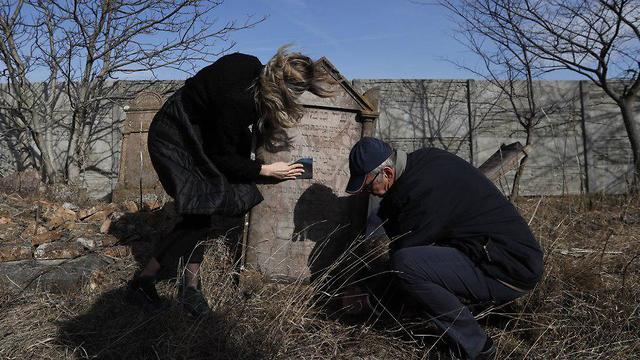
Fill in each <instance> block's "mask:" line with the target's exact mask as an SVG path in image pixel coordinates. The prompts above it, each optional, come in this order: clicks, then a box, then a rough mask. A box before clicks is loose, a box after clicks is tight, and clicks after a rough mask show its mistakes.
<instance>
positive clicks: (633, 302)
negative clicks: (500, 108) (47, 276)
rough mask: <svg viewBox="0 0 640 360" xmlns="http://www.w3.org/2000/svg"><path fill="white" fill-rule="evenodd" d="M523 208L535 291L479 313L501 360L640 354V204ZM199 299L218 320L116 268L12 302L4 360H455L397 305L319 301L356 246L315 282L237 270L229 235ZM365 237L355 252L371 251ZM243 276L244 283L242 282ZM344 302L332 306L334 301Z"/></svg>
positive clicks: (2, 327)
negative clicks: (363, 309) (362, 310)
mask: <svg viewBox="0 0 640 360" xmlns="http://www.w3.org/2000/svg"><path fill="white" fill-rule="evenodd" d="M518 205H519V207H520V209H521V211H522V213H523V215H524V216H525V218H526V219H528V220H530V222H531V227H532V229H533V231H534V232H535V233H536V235H537V237H538V239H539V240H540V242H541V243H542V245H543V247H544V248H545V251H546V254H545V269H546V272H545V275H544V279H543V280H542V281H541V283H540V284H539V285H538V287H537V288H536V289H535V290H534V291H533V292H531V293H530V294H528V295H526V296H524V297H523V298H521V299H519V300H517V301H515V302H514V303H511V304H505V305H503V306H499V307H495V308H492V309H489V310H487V311H484V312H482V313H480V314H479V317H480V318H481V319H482V320H481V321H482V324H483V326H485V328H486V329H487V331H488V332H489V333H490V334H491V336H492V337H493V338H494V341H495V342H496V343H497V344H498V349H499V353H498V358H500V359H523V358H527V359H634V358H638V356H637V353H639V352H640V349H639V347H640V339H639V338H638V333H640V313H639V312H638V308H639V306H640V304H639V302H638V299H640V290H639V286H638V285H640V274H639V272H638V269H639V268H640V266H639V264H640V259H639V258H638V257H639V255H638V254H640V244H639V239H638V234H639V233H640V231H639V230H640V201H639V199H638V198H628V197H604V198H591V199H587V198H528V199H522V200H521V201H520V202H519V204H518ZM210 243H211V244H210V245H211V247H210V249H209V251H208V254H207V256H206V258H205V262H204V263H203V278H202V284H203V290H204V292H205V294H206V295H207V297H208V299H209V302H210V305H211V307H212V310H213V315H212V316H210V317H205V318H200V319H193V318H191V317H189V316H186V315H185V313H184V312H183V311H182V310H181V309H180V307H179V306H178V304H177V303H176V301H175V296H176V287H175V285H174V284H171V283H163V284H162V285H161V286H160V291H161V293H162V295H163V296H165V297H166V298H167V299H168V303H169V307H168V308H167V309H166V310H164V311H157V312H143V311H141V310H140V309H139V308H137V307H134V306H131V305H130V304H128V303H127V302H126V300H125V296H124V292H123V286H124V284H125V282H126V280H128V279H129V277H130V276H131V274H132V273H133V271H134V270H135V267H136V266H137V265H136V264H135V262H134V261H133V260H130V261H120V262H115V263H113V264H112V265H111V266H110V267H109V268H108V269H106V270H105V271H104V272H103V273H102V274H96V275H95V276H94V277H93V278H92V279H91V281H89V282H88V283H87V285H86V286H85V287H84V288H83V289H81V290H80V291H78V292H74V293H69V294H53V293H46V292H43V291H33V292H29V293H22V294H19V295H16V294H10V293H3V294H2V295H1V296H2V297H1V303H0V358H2V359H18V358H19V359H24V358H28V359H32V358H40V359H72V358H100V359H274V358H278V359H334V358H343V359H358V358H360V359H422V358H429V359H440V358H442V359H447V358H448V356H447V355H446V353H444V352H441V347H440V346H439V345H438V343H437V342H436V340H437V339H438V334H437V333H436V332H434V331H433V329H432V328H431V327H429V325H428V321H425V320H420V319H417V318H415V317H411V318H407V317H404V316H402V315H401V314H400V315H394V314H397V313H395V309H391V308H390V309H389V311H386V312H385V311H384V310H382V311H378V312H377V313H374V314H373V315H371V316H367V317H364V318H353V317H349V316H347V315H346V314H345V312H344V311H341V310H342V309H339V308H336V307H335V306H321V305H327V304H330V303H331V301H330V300H331V299H332V298H333V297H334V296H335V295H338V294H339V293H340V292H341V291H343V290H344V289H345V288H346V287H348V286H349V285H353V283H354V282H356V281H358V280H357V279H358V278H357V277H355V276H354V274H355V273H357V272H358V271H357V270H360V269H361V268H362V266H366V264H367V263H370V262H374V261H376V259H378V258H379V257H381V256H383V254H384V251H381V249H375V248H373V249H371V248H367V249H365V250H363V251H359V250H358V249H352V250H353V251H352V252H351V253H354V254H355V253H357V254H359V258H358V259H355V260H354V256H353V254H352V255H345V257H344V259H343V261H342V262H341V263H342V264H341V265H340V266H337V267H336V268H335V271H328V272H327V273H326V274H325V275H324V276H320V277H319V278H317V279H316V280H314V282H312V283H311V284H305V283H304V282H302V281H298V282H294V283H292V284H286V285H283V284H280V285H276V284H270V283H267V282H265V281H264V279H263V278H262V276H261V275H260V274H258V273H255V272H252V271H244V272H242V274H240V275H239V274H238V272H237V266H235V264H234V263H233V261H232V255H231V254H232V253H233V252H231V251H229V250H228V248H227V247H226V245H225V242H224V241H223V240H221V239H214V240H211V241H210ZM363 244H364V243H363V242H358V241H356V242H355V245H354V246H356V247H357V246H364V245H363ZM238 276H240V277H241V282H240V285H239V286H237V285H236V279H237V278H238ZM333 305H335V303H333Z"/></svg>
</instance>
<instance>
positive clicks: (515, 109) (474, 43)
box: [443, 0, 544, 201]
mask: <svg viewBox="0 0 640 360" xmlns="http://www.w3.org/2000/svg"><path fill="white" fill-rule="evenodd" d="M443 4H444V5H445V6H446V7H447V8H448V9H449V10H451V11H452V12H453V13H454V14H455V15H456V16H457V17H458V19H459V20H460V21H458V31H459V34H460V35H461V38H460V41H461V42H462V43H463V44H464V45H465V46H467V47H468V48H469V49H470V50H471V51H472V52H474V53H475V54H476V55H478V57H479V59H480V60H481V62H482V69H481V70H476V69H475V68H473V67H469V66H466V65H464V64H459V63H458V64H457V65H458V66H460V67H462V68H464V69H466V70H468V71H470V72H472V73H474V74H476V75H478V76H480V77H482V78H484V79H485V80H487V81H488V82H489V83H490V84H492V85H493V86H495V87H496V89H497V90H498V94H497V95H496V97H497V98H498V99H504V100H506V101H505V102H506V104H507V106H506V108H505V107H504V106H500V105H498V106H496V108H497V109H498V110H499V111H500V110H501V111H503V112H505V113H507V114H511V115H512V116H515V120H516V121H517V122H518V124H519V125H520V127H521V128H522V130H523V132H524V137H525V146H529V145H531V143H532V135H533V131H534V129H535V127H536V126H537V125H538V124H539V123H540V121H541V119H542V116H541V115H542V114H541V112H540V109H539V108H538V104H537V97H536V95H537V94H536V91H535V87H534V81H535V80H536V79H538V78H539V76H540V75H541V74H542V73H543V72H544V69H543V67H542V66H541V59H540V58H539V57H538V56H537V55H536V54H533V53H531V52H530V51H529V50H528V48H527V45H526V43H525V40H524V39H523V38H522V37H521V36H518V34H515V35H514V36H506V34H507V33H508V32H509V31H513V30H514V29H513V25H512V24H504V27H503V26H501V27H496V26H495V23H494V21H493V19H491V18H490V17H486V16H481V15H482V14H478V12H477V11H476V10H475V8H473V7H466V6H461V4H459V3H457V2H455V1H449V0H444V1H443ZM495 103H496V104H500V103H502V101H495ZM526 163H527V157H526V156H525V157H524V158H523V159H522V161H521V162H520V165H519V166H518V169H517V170H516V174H515V178H514V182H513V186H512V188H511V200H512V201H515V199H516V198H517V196H518V194H519V189H520V186H519V184H520V179H521V177H522V174H523V172H524V169H525V166H526Z"/></svg>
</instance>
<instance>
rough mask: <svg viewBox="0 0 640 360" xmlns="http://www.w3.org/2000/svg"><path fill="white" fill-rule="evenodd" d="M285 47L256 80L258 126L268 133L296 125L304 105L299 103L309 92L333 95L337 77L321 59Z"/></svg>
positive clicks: (324, 95) (280, 49)
mask: <svg viewBox="0 0 640 360" xmlns="http://www.w3.org/2000/svg"><path fill="white" fill-rule="evenodd" d="M289 47H290V45H285V46H282V47H281V48H279V49H278V51H277V52H276V54H275V55H274V56H273V57H272V58H271V59H270V60H269V62H267V64H266V65H265V66H264V68H263V69H262V71H261V72H260V76H259V77H258V79H257V81H256V83H255V88H254V91H255V100H256V104H257V105H258V110H259V114H260V118H259V119H258V124H257V125H258V129H259V130H260V131H261V132H262V133H263V134H264V133H269V132H272V131H273V130H276V129H281V128H289V127H292V126H295V125H297V124H298V122H299V121H300V118H301V117H302V113H303V111H304V107H303V106H302V104H299V103H297V102H296V100H297V99H298V97H300V95H302V93H304V92H305V91H310V92H312V93H313V94H315V95H317V96H320V97H330V96H332V95H333V91H332V90H331V89H330V87H331V85H333V84H334V83H335V81H334V80H333V78H332V77H331V76H330V75H329V74H328V73H327V72H326V71H325V70H324V69H323V68H322V65H321V64H320V62H319V61H313V60H311V58H309V57H308V56H305V55H303V54H301V53H298V52H289V51H288V49H289Z"/></svg>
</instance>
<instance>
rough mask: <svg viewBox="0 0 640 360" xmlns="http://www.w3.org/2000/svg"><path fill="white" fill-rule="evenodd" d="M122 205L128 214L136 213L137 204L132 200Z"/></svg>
mask: <svg viewBox="0 0 640 360" xmlns="http://www.w3.org/2000/svg"><path fill="white" fill-rule="evenodd" d="M122 205H123V206H124V208H125V209H126V210H127V212H130V213H134V212H138V204H136V203H135V202H134V201H132V200H127V201H125V202H124V203H122Z"/></svg>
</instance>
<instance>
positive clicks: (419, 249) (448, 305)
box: [391, 246, 523, 359]
mask: <svg viewBox="0 0 640 360" xmlns="http://www.w3.org/2000/svg"><path fill="white" fill-rule="evenodd" d="M391 261H392V267H393V270H395V271H397V275H398V277H399V278H400V279H401V283H402V286H403V287H404V288H405V289H406V290H407V291H408V292H409V293H410V294H412V295H414V296H415V297H416V299H417V300H418V302H419V303H420V304H421V305H422V306H424V309H425V310H426V311H427V313H428V314H429V315H430V316H431V317H432V320H433V321H434V322H435V324H436V325H437V326H438V327H439V328H440V329H441V330H442V331H443V332H444V333H445V336H446V337H447V339H448V340H449V341H450V343H451V345H453V346H456V345H457V346H458V347H460V348H461V349H462V350H463V351H464V352H465V353H466V354H467V356H468V357H469V358H470V359H475V358H476V356H478V354H479V353H480V351H481V350H482V347H483V346H484V344H485V342H486V340H487V335H486V333H485V332H484V330H483V329H482V328H481V327H480V325H479V324H478V322H477V321H476V319H475V318H474V317H473V315H472V314H471V312H470V311H469V309H468V308H467V307H466V306H465V305H463V304H462V302H461V300H465V302H467V303H484V302H495V303H503V302H507V301H510V300H513V299H516V298H518V297H520V296H522V295H523V293H521V292H519V291H516V290H513V289H511V288H509V287H507V286H505V285H503V284H501V283H500V282H498V281H497V280H495V279H493V278H491V277H488V276H486V275H485V274H484V273H483V272H482V271H481V270H480V269H479V268H478V267H477V266H476V265H475V264H474V263H473V262H472V261H471V260H470V259H469V258H468V257H467V256H466V255H464V254H463V253H462V252H460V251H459V250H457V249H454V248H450V247H441V246H416V247H409V248H404V249H400V250H398V251H396V252H395V253H394V254H393V255H392V257H391Z"/></svg>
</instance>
